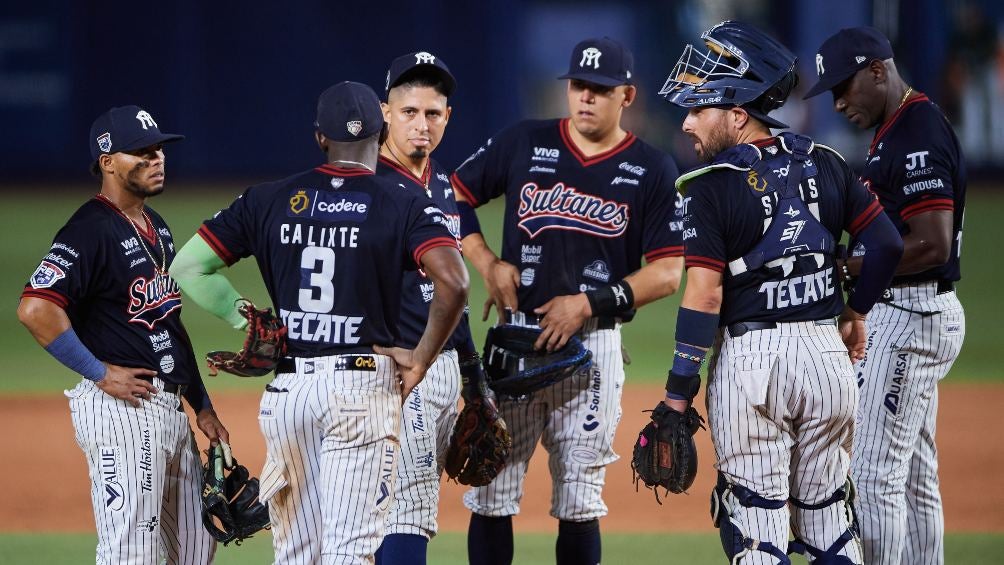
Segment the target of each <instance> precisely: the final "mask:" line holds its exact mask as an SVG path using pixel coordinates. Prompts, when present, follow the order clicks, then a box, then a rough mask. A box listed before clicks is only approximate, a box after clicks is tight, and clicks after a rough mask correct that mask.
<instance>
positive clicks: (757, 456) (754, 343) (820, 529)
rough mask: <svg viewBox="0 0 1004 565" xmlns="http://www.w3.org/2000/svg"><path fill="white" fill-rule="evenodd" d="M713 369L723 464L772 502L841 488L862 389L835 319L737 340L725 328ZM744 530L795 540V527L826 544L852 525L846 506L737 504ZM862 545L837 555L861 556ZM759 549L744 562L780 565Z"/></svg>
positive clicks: (816, 497) (711, 395)
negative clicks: (791, 533)
mask: <svg viewBox="0 0 1004 565" xmlns="http://www.w3.org/2000/svg"><path fill="white" fill-rule="evenodd" d="M715 351H716V353H715V356H714V358H713V359H712V360H711V364H710V367H711V369H710V371H709V375H708V395H707V400H708V423H709V427H710V430H711V439H712V442H713V443H714V446H715V454H716V455H717V457H718V464H717V465H716V467H717V468H718V470H719V471H721V472H723V473H725V475H727V476H728V477H729V478H730V479H731V480H733V481H734V482H736V483H738V484H740V485H742V486H744V487H746V488H748V489H750V490H752V491H753V492H755V493H757V494H759V495H760V496H763V497H765V498H768V499H770V500H787V499H788V498H790V497H794V498H796V499H798V500H800V501H802V502H805V503H808V504H815V503H818V502H821V501H823V500H826V499H827V498H829V497H830V496H831V495H833V493H834V492H835V491H836V490H837V489H839V488H840V487H842V486H844V483H845V482H846V480H847V471H848V468H849V460H850V448H851V440H852V437H853V432H854V414H855V410H856V409H857V405H858V389H857V386H856V384H855V382H854V373H853V369H852V367H851V362H850V357H849V356H848V354H847V348H846V347H845V346H844V344H843V342H842V341H841V339H840V334H839V333H838V332H837V328H836V326H833V325H828V326H825V325H824V326H819V325H816V324H814V323H813V322H792V323H779V324H778V327H777V328H774V329H763V330H753V331H749V332H747V333H746V334H744V335H741V336H739V337H734V338H733V337H729V335H728V332H727V331H723V332H722V334H720V335H719V339H718V343H717V345H716V347H715ZM735 512H736V513H735V515H734V516H733V519H734V520H735V521H736V522H738V523H739V524H742V526H743V527H744V528H745V529H746V535H747V536H749V537H751V538H753V539H755V540H760V541H768V542H771V543H773V544H774V545H775V546H776V547H779V548H782V549H784V548H786V547H787V546H788V537H789V536H788V532H789V524H790V527H791V529H792V530H793V531H794V534H795V535H796V536H797V537H798V538H799V539H801V540H803V541H805V542H807V543H808V544H810V545H812V546H814V547H816V548H819V549H821V550H826V549H828V548H829V547H830V545H832V544H833V542H834V541H836V540H837V538H838V537H839V536H840V535H841V534H843V533H844V531H845V530H846V529H847V527H848V520H847V516H846V513H845V511H844V503H843V502H838V503H835V504H833V505H830V506H828V507H825V508H823V509H820V510H802V509H799V508H797V507H795V506H793V505H792V506H790V510H789V507H783V508H779V509H776V510H771V509H765V508H757V507H753V508H746V507H743V506H742V505H739V504H736V505H735ZM859 551H860V549H859V548H858V547H857V544H856V543H855V542H853V541H852V542H850V543H848V544H847V545H846V546H845V547H844V549H843V550H842V551H841V552H840V554H841V555H847V556H848V557H850V558H851V559H852V560H853V561H854V562H855V563H860V562H861V555H860V553H859ZM776 561H777V560H776V558H774V557H773V556H771V555H769V554H767V553H764V552H762V551H751V552H749V553H747V554H746V555H745V556H744V557H742V559H741V560H740V561H739V563H741V564H744V565H751V564H763V565H768V564H769V565H773V564H775V563H776Z"/></svg>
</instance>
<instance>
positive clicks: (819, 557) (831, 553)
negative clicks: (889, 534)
mask: <svg viewBox="0 0 1004 565" xmlns="http://www.w3.org/2000/svg"><path fill="white" fill-rule="evenodd" d="M789 501H790V502H791V504H792V505H794V506H795V507H796V508H798V509H799V510H798V511H800V512H806V511H813V510H824V509H826V508H829V507H830V506H832V505H834V504H843V510H844V518H845V519H846V520H847V524H848V526H847V529H846V530H844V533H842V534H840V536H839V537H837V539H836V540H835V541H834V542H833V543H832V544H830V546H829V547H828V548H826V549H825V550H823V549H820V548H818V547H814V546H812V545H810V544H809V543H807V542H805V541H804V540H802V539H800V538H798V537H796V538H795V540H794V541H792V542H791V545H789V546H788V553H798V554H800V555H806V557H808V556H810V555H811V556H812V558H813V561H812V562H813V563H814V564H817V565H855V561H854V560H853V559H851V558H850V557H848V556H846V555H839V553H840V551H841V550H842V549H844V547H845V546H846V545H847V544H848V543H852V544H855V545H857V546H858V547H859V548H860V544H861V540H860V539H859V538H858V520H857V516H855V514H854V483H853V482H852V481H851V479H850V477H848V478H847V482H846V483H845V484H844V486H843V487H841V488H838V489H837V490H836V491H834V493H833V494H832V495H830V497H829V498H827V499H825V500H823V501H821V502H817V503H815V504H807V503H805V502H802V501H801V500H798V499H797V498H794V497H792V498H790V499H789ZM856 553H857V554H858V555H860V554H861V551H860V549H859V550H858V551H857V552H856Z"/></svg>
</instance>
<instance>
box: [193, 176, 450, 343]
mask: <svg viewBox="0 0 1004 565" xmlns="http://www.w3.org/2000/svg"><path fill="white" fill-rule="evenodd" d="M448 224H449V220H447V218H446V217H445V216H444V215H443V213H442V212H441V211H440V210H439V208H437V207H436V206H435V205H433V204H432V203H431V202H430V201H429V199H428V198H425V197H424V196H416V195H414V194H404V193H403V192H402V191H401V189H400V187H398V186H397V185H396V184H390V183H387V182H385V181H383V180H380V179H377V178H376V177H375V176H374V175H373V173H371V172H369V171H364V170H360V169H341V168H338V167H334V166H331V165H323V166H320V167H317V168H315V169H311V170H308V171H304V172H302V173H299V174H296V175H293V176H291V177H289V178H286V179H283V180H280V181H276V182H269V183H264V184H259V185H256V186H252V187H251V188H249V189H247V190H246V191H244V193H243V194H242V195H241V196H239V197H238V198H237V200H235V201H234V202H233V204H231V205H230V207H229V208H227V209H225V210H222V211H220V212H219V213H218V214H217V215H216V216H215V217H213V218H212V219H211V220H207V221H206V222H205V223H204V224H203V225H202V227H201V228H199V234H200V235H201V236H202V238H203V239H204V240H205V241H206V243H208V244H209V245H210V247H212V248H213V250H214V251H216V254H217V255H219V256H220V258H221V259H223V261H224V262H226V263H227V264H232V263H234V262H236V261H237V260H238V259H240V258H243V257H248V256H251V255H253V256H254V257H255V260H256V261H257V262H258V268H259V269H260V270H261V274H262V278H263V279H264V282H265V288H266V289H268V293H269V296H270V297H271V299H272V304H273V305H274V306H275V308H276V310H277V311H278V312H279V316H280V317H281V318H282V321H283V323H284V324H285V325H286V327H287V328H288V334H287V337H288V343H289V355H290V356H292V357H319V356H324V355H336V354H340V353H353V352H366V351H371V350H372V346H373V345H384V346H389V345H392V344H394V343H396V342H397V341H398V339H399V336H398V329H397V321H398V314H399V311H400V303H401V290H402V287H401V273H402V271H404V270H406V269H415V268H417V267H418V266H420V265H421V259H422V255H423V254H424V253H425V252H426V251H428V250H430V249H432V248H434V247H438V246H451V247H454V248H455V247H456V245H457V242H456V239H455V238H454V237H453V235H452V234H451V233H450V231H449V229H447V225H448Z"/></svg>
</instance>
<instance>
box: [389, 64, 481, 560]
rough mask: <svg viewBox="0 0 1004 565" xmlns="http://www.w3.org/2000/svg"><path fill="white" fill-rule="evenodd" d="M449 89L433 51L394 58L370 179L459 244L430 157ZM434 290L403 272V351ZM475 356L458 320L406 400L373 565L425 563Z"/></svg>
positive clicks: (456, 224)
mask: <svg viewBox="0 0 1004 565" xmlns="http://www.w3.org/2000/svg"><path fill="white" fill-rule="evenodd" d="M455 89H456V80H455V79H454V78H453V75H452V74H451V73H450V69H449V68H448V67H447V66H446V63H444V62H443V60H442V59H440V58H439V57H436V56H435V55H433V54H431V53H428V52H425V51H420V52H417V53H409V54H406V55H402V56H400V57H398V58H396V59H394V61H393V62H392V63H391V65H390V69H389V70H388V71H387V83H386V95H387V101H386V102H385V103H384V104H382V107H383V115H384V120H386V122H387V125H388V132H389V133H388V135H387V140H386V141H385V142H384V143H383V145H381V146H380V160H379V162H378V163H377V171H376V174H377V177H379V178H382V179H385V180H387V181H388V182H390V183H392V184H393V185H394V186H395V187H397V188H398V190H400V191H402V192H404V193H406V194H417V195H419V196H421V197H425V198H430V199H432V201H433V202H434V203H435V205H436V207H438V208H439V209H440V210H442V211H443V213H444V217H445V218H446V219H447V220H448V225H447V227H448V228H449V229H450V232H451V233H452V234H453V235H454V236H455V237H456V238H457V239H458V240H459V239H460V217H459V215H458V214H457V203H456V201H455V200H454V197H453V189H452V187H451V186H450V179H449V176H448V175H447V171H446V170H444V169H443V168H442V167H441V166H440V165H439V163H437V162H436V161H434V160H433V159H432V158H431V157H430V155H431V153H432V152H433V151H434V150H435V149H436V146H438V145H439V142H440V140H441V139H442V138H443V132H444V130H445V129H446V124H447V123H448V122H449V120H450V112H451V108H450V106H449V104H448V99H449V97H450V95H451V94H453V91H454V90H455ZM433 290H434V285H433V282H432V281H431V280H430V279H429V278H428V277H427V276H425V275H424V274H423V273H422V271H408V272H406V273H405V274H404V283H403V292H402V294H401V320H400V322H399V325H398V327H399V329H400V332H401V338H400V343H401V345H402V346H404V347H409V348H411V347H415V345H417V344H418V342H419V340H420V338H421V337H422V331H423V329H424V328H425V323H426V320H427V319H428V318H429V302H430V300H432V295H433ZM476 354H477V349H476V348H475V346H474V342H473V341H472V338H471V330H470V325H469V324H468V322H467V316H466V315H464V316H463V317H462V318H461V320H460V323H459V324H458V325H457V329H456V330H455V331H454V332H453V334H452V335H451V336H450V338H449V339H448V340H447V342H446V345H444V346H443V351H442V352H441V353H440V354H439V355H438V356H437V357H436V360H435V362H434V363H433V364H432V366H431V367H429V372H428V373H427V374H426V377H425V380H423V381H422V383H421V384H419V385H418V386H417V387H415V389H414V390H412V391H411V395H409V396H408V398H407V400H405V403H404V408H403V409H402V410H403V418H402V425H401V438H400V439H401V461H400V463H399V464H398V467H397V483H396V486H395V488H394V502H393V503H392V504H391V508H390V512H389V513H388V515H387V536H386V537H385V538H384V541H383V543H382V544H381V546H380V550H379V551H377V554H376V559H377V563H378V564H382V565H391V564H395V563H408V564H419V563H425V557H426V550H427V546H428V542H429V539H430V538H431V537H433V536H434V535H436V528H437V523H436V517H437V515H438V512H439V477H440V475H441V474H442V469H443V456H444V454H445V452H446V448H447V445H448V442H449V439H450V430H452V429H453V423H454V421H455V420H456V418H457V402H458V401H459V400H460V381H461V379H460V365H459V362H458V359H459V357H458V356H466V357H473V356H475V355H476Z"/></svg>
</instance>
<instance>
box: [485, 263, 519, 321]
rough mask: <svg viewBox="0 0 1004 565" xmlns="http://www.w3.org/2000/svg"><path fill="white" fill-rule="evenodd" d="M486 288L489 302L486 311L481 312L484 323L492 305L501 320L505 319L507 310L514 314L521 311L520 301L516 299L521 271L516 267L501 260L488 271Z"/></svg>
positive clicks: (487, 301) (486, 301) (486, 303)
mask: <svg viewBox="0 0 1004 565" xmlns="http://www.w3.org/2000/svg"><path fill="white" fill-rule="evenodd" d="M485 287H486V288H487V290H488V300H485V306H484V310H483V311H482V312H481V320H482V321H485V320H487V319H488V312H489V311H491V307H492V305H494V306H495V312H496V313H498V316H499V319H505V309H506V308H509V309H510V310H512V311H513V312H515V311H517V310H519V301H518V299H517V298H516V289H517V288H519V270H518V269H517V268H516V266H515V265H513V264H512V263H507V262H505V261H503V260H501V259H499V260H497V261H495V262H494V263H492V266H491V267H490V268H489V269H488V276H487V277H485Z"/></svg>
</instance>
